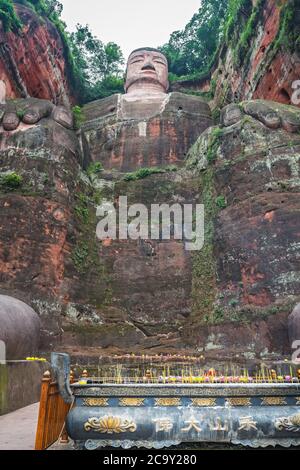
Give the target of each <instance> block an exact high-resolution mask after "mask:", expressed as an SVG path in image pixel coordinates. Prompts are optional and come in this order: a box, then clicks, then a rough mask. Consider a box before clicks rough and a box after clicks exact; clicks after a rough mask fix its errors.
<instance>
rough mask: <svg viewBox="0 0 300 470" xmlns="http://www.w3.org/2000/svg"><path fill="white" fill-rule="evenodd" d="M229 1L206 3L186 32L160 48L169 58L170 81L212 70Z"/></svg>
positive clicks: (208, 1) (186, 28) (204, 2)
mask: <svg viewBox="0 0 300 470" xmlns="http://www.w3.org/2000/svg"><path fill="white" fill-rule="evenodd" d="M228 1H230V0H203V2H202V5H201V7H200V9H199V11H198V12H197V13H196V14H195V15H194V16H193V18H192V19H191V21H190V22H189V23H188V24H187V26H186V27H185V29H184V30H183V31H175V32H174V33H172V35H171V37H170V40H169V42H168V43H167V44H165V45H164V46H163V47H161V48H160V49H161V51H162V52H163V53H164V54H165V55H166V56H167V58H168V61H169V68H170V72H171V80H174V78H176V77H182V76H192V75H193V74H195V73H201V72H202V73H203V72H205V71H208V70H209V66H210V64H211V62H212V60H213V58H214V54H215V53H216V50H217V47H218V45H219V42H220V39H221V37H222V33H223V29H224V20H225V18H226V13H227V8H228Z"/></svg>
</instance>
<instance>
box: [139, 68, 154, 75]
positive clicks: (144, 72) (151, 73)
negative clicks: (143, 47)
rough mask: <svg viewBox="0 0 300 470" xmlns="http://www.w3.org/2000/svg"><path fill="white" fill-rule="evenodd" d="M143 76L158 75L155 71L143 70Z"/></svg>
mask: <svg viewBox="0 0 300 470" xmlns="http://www.w3.org/2000/svg"><path fill="white" fill-rule="evenodd" d="M140 74H141V75H148V74H150V75H157V73H156V70H155V69H142V70H141V72H140Z"/></svg>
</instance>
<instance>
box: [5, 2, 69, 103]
mask: <svg viewBox="0 0 300 470" xmlns="http://www.w3.org/2000/svg"><path fill="white" fill-rule="evenodd" d="M15 8H16V12H17V14H18V16H19V17H20V19H21V21H22V23H23V25H24V26H23V29H22V31H21V32H19V33H13V32H9V33H4V31H3V28H2V25H1V23H0V80H3V81H4V83H5V86H6V94H7V97H8V98H20V97H24V98H25V97H27V96H32V97H35V98H40V99H47V100H50V101H52V102H53V103H55V104H60V105H61V104H63V105H65V106H68V105H70V103H72V102H73V101H74V95H75V93H74V91H73V90H72V86H71V83H70V79H69V73H70V71H69V70H68V66H67V62H66V60H65V55H64V45H63V42H62V39H61V36H60V34H59V32H58V30H57V29H56V27H55V26H54V25H53V24H52V23H51V22H50V21H48V20H47V19H45V18H40V17H38V16H37V15H36V14H35V13H34V12H33V11H32V10H31V9H30V8H27V7H24V6H23V5H17V4H16V5H15Z"/></svg>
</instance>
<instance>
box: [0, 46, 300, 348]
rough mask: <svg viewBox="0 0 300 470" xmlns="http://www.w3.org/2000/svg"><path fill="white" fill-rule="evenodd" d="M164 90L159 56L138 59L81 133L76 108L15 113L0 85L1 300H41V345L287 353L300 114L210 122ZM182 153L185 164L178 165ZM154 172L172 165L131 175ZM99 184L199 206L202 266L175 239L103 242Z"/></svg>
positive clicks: (19, 106)
mask: <svg viewBox="0 0 300 470" xmlns="http://www.w3.org/2000/svg"><path fill="white" fill-rule="evenodd" d="M168 91H169V83H168V65H167V60H166V58H165V56H164V55H163V54H161V52H159V51H158V50H156V49H152V48H143V49H137V50H135V51H133V52H132V53H131V55H130V57H129V60H128V64H127V71H126V82H125V94H123V95H121V94H115V95H113V96H110V97H108V98H104V99H101V100H98V101H95V102H92V103H89V104H87V105H85V106H84V108H83V114H84V117H85V120H84V123H83V124H82V126H81V129H80V130H79V131H78V132H75V131H74V128H73V123H72V113H71V112H70V111H69V110H68V109H66V108H63V107H61V106H55V105H54V104H53V103H50V102H49V101H46V100H39V99H36V98H27V99H19V100H13V101H12V100H11V101H7V102H6V103H5V97H4V96H3V95H4V94H5V87H3V85H2V86H0V101H1V102H2V104H0V124H1V125H0V165H1V170H0V192H1V197H0V215H1V223H0V265H1V269H0V293H3V294H6V295H14V297H17V298H18V297H19V298H22V299H24V300H25V301H26V303H27V304H29V305H31V306H33V308H34V310H36V311H37V313H39V314H40V316H41V319H42V332H43V334H46V335H48V336H47V338H48V342H45V343H44V344H47V345H49V343H50V344H51V345H52V346H53V345H54V346H55V345H56V344H57V341H59V340H60V339H61V340H62V342H63V345H64V346H65V345H72V344H73V345H76V347H77V345H79V346H82V345H84V346H86V345H87V344H88V346H89V347H94V346H95V347H108V346H110V347H111V346H112V347H115V348H118V349H119V350H120V349H121V350H122V351H129V350H130V351H133V352H135V351H137V350H138V351H141V350H147V348H157V349H156V350H157V351H159V350H163V348H164V347H165V351H170V348H174V349H175V350H178V349H179V348H185V347H187V345H188V344H189V342H191V344H192V346H193V348H195V347H196V348H198V350H199V351H200V350H201V351H205V352H206V355H208V354H211V357H215V356H214V355H215V354H221V353H222V354H223V353H224V355H226V354H227V355H228V356H227V357H232V354H235V355H238V354H241V357H244V356H243V354H246V355H248V356H249V357H250V356H251V357H252V356H253V354H254V353H256V351H258V350H259V351H265V350H267V351H270V354H275V356H276V354H277V356H276V357H281V355H282V354H283V353H284V352H285V351H286V350H287V348H289V345H288V339H287V338H288V335H287V331H288V327H287V317H288V314H289V313H290V311H291V308H290V305H288V301H290V302H295V303H296V302H298V301H299V298H298V296H299V276H298V267H297V263H298V262H299V261H298V257H297V256H296V252H297V249H298V244H297V237H298V234H299V227H298V225H299V222H298V221H299V209H298V206H299V205H297V201H298V199H299V190H298V187H299V183H298V181H299V166H298V159H299V148H300V140H299V139H300V138H299V133H298V131H299V128H300V114H299V109H298V108H294V107H292V106H283V105H280V104H278V103H272V102H264V101H261V100H258V101H250V102H244V103H241V104H240V105H237V104H231V105H229V106H227V107H226V108H225V109H224V110H223V111H222V113H221V121H220V125H219V126H218V128H210V126H211V125H212V120H211V115H210V108H209V106H208V104H207V103H206V102H205V101H203V100H202V99H201V98H200V97H198V96H191V95H189V94H183V93H177V92H170V93H169V92H168ZM209 128H210V129H209ZM199 136H200V138H199V139H198V137H199ZM197 139H198V140H197ZM194 143H195V145H194V146H193V144H194ZM192 146H193V147H192ZM191 147H192V150H191V151H190V152H189V149H190V148H191ZM186 155H188V167H186V166H185V167H184V168H183V169H182V170H181V171H177V172H173V171H170V164H171V163H172V164H173V163H175V164H176V166H177V167H180V166H181V165H182V166H183V162H184V160H185V157H186ZM91 162H101V163H102V165H103V167H104V169H105V170H107V171H106V172H104V173H101V174H100V180H102V181H98V180H97V181H96V179H95V180H94V179H93V178H90V179H89V178H88V177H87V174H86V175H84V174H83V173H82V170H83V169H86V168H87V167H88V166H89V165H90V163H91ZM154 166H158V167H160V168H164V169H165V170H166V171H163V172H161V173H160V174H152V175H151V176H149V177H148V178H145V179H140V180H137V179H136V180H134V181H131V182H130V181H127V178H123V173H124V172H126V173H127V172H135V171H136V170H137V169H139V168H145V167H154ZM172 167H173V165H172ZM103 179H105V181H103ZM133 179H134V178H133ZM254 180H255V184H254V183H253V181H254ZM95 183H97V184H95ZM98 183H99V184H98ZM104 186H105V189H107V188H108V189H109V191H110V192H109V191H108V194H109V197H111V198H112V199H113V200H114V201H117V199H118V196H119V195H128V199H129V203H130V204H134V203H136V202H138V203H144V204H151V203H170V204H172V203H174V202H185V203H195V202H199V203H200V202H204V203H205V207H206V221H207V227H208V232H209V233H208V235H207V237H206V238H208V239H206V246H205V247H204V250H203V251H202V252H200V253H199V254H196V256H194V257H193V256H191V254H190V253H188V252H187V251H186V250H185V247H184V243H183V242H182V241H180V240H170V241H169V240H167V241H160V240H154V241H153V240H149V241H142V242H141V241H136V240H128V241H127V240H123V241H118V240H116V241H113V242H112V243H111V244H108V243H107V244H106V243H103V244H102V243H100V242H98V241H97V240H96V236H95V231H96V223H97V219H96V207H95V205H93V203H94V201H95V199H93V194H94V193H93V191H94V190H95V188H97V189H99V188H103V187H104ZM105 197H106V194H105ZM297 198H298V199H297ZM91 214H92V215H94V219H92V217H91ZM91 220H92V223H91ZM241 234H242V235H241ZM275 235H276V236H275ZM283 259H285V260H286V261H285V262H282V260H283ZM282 303H283V304H284V305H282ZM245 312H246V313H245ZM272 312H275V313H274V314H271V313H272ZM243 315H245V316H246V317H247V319H249V322H250V323H249V324H250V325H251V326H249V327H248V325H247V326H245V325H244V324H243V323H242V322H241V323H238V325H239V334H238V338H237V337H236V330H235V328H232V319H234V318H236V317H237V318H241V319H243V318H244V317H243ZM265 318H267V320H265ZM218 322H219V323H222V325H221V326H220V325H219V324H218ZM227 323H228V324H227ZM278 325H281V327H279V326H278ZM253 332H255V338H256V339H255V341H254V340H253ZM42 340H43V341H44V339H43V338H42ZM152 350H153V349H152ZM275 356H274V357H275ZM245 357H246V356H245ZM272 357H273V356H272Z"/></svg>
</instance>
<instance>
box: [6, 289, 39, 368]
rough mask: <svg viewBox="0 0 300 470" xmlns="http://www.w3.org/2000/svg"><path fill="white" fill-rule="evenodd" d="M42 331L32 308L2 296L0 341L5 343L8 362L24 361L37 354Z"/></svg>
mask: <svg viewBox="0 0 300 470" xmlns="http://www.w3.org/2000/svg"><path fill="white" fill-rule="evenodd" d="M40 329H41V324H40V319H39V317H38V315H37V314H36V313H35V311H34V310H33V309H32V308H30V307H29V306H28V305H26V304H25V303H24V302H21V301H20V300H18V299H15V298H13V297H8V296H6V295H0V341H4V343H5V346H6V359H7V360H13V359H14V360H22V359H23V360H24V359H25V358H26V357H28V356H30V355H32V354H36V353H37V352H38V349H39V346H40V344H39V341H40ZM2 359H3V358H2Z"/></svg>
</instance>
